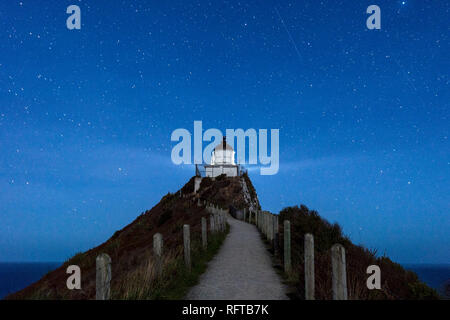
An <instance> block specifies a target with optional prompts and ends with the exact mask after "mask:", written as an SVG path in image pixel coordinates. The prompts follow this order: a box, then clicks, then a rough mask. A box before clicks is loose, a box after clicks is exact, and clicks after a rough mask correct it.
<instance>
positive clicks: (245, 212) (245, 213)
mask: <svg viewBox="0 0 450 320" xmlns="http://www.w3.org/2000/svg"><path fill="white" fill-rule="evenodd" d="M246 215H247V209H246V208H244V222H245V221H246Z"/></svg>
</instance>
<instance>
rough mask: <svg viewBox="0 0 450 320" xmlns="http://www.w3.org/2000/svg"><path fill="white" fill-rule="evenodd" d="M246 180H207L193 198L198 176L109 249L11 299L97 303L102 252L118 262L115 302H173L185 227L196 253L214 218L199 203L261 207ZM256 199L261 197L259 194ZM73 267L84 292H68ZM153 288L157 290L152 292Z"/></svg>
mask: <svg viewBox="0 0 450 320" xmlns="http://www.w3.org/2000/svg"><path fill="white" fill-rule="evenodd" d="M243 181H244V179H243V178H242V177H232V178H225V177H218V178H217V179H216V180H215V181H212V180H211V179H209V178H204V179H203V181H202V184H201V187H200V190H199V191H198V192H197V194H193V191H194V177H193V178H191V179H190V180H189V181H188V182H187V183H186V185H184V186H183V187H182V188H181V189H180V190H178V191H177V192H175V193H168V194H167V195H165V196H164V197H163V198H162V199H161V201H160V202H159V203H158V204H157V205H156V206H154V207H153V208H152V209H151V210H148V211H145V212H143V213H142V214H141V215H139V216H138V217H137V218H136V219H135V220H134V221H133V222H132V223H130V224H129V225H128V226H126V227H125V228H123V229H121V230H119V231H116V232H115V233H114V234H113V235H112V237H111V238H110V239H108V240H107V241H106V242H104V243H103V244H101V245H99V246H97V247H95V248H93V249H91V250H89V251H86V252H83V253H79V254H76V255H75V256H74V257H72V258H71V259H69V260H68V261H66V262H65V263H64V264H63V265H62V266H61V267H59V268H58V269H56V270H54V271H52V272H50V273H48V274H47V275H45V276H44V277H43V278H42V279H40V280H39V281H38V282H36V283H34V284H32V285H30V286H28V287H27V288H25V289H23V290H21V291H19V292H16V293H14V294H11V295H9V296H7V297H6V299H93V298H95V258H96V257H97V255H99V254H100V253H107V254H108V255H109V256H110V257H111V260H112V281H111V295H112V298H117V299H127V298H171V297H170V296H169V297H168V296H165V295H164V292H166V291H168V289H167V286H169V285H170V284H167V282H170V281H173V279H177V277H176V275H177V273H180V269H182V268H180V264H182V263H181V260H182V259H181V257H182V254H183V248H182V228H183V225H184V224H189V225H190V227H191V241H192V244H191V247H192V251H193V254H195V252H196V249H197V248H198V247H199V246H200V245H199V243H200V234H201V218H202V217H209V213H208V212H207V211H206V208H205V206H203V205H201V206H198V200H199V199H200V200H201V201H203V200H206V201H208V202H211V203H215V204H218V205H221V206H225V205H227V206H233V207H234V208H236V209H242V208H243V207H249V206H250V205H252V203H254V204H256V203H257V204H258V205H259V202H258V200H257V198H252V199H253V200H252V203H249V202H248V199H246V198H245V197H246V196H245V195H246V192H245V191H244V190H243V185H245V184H244V183H243ZM248 181H249V180H248ZM254 196H255V197H256V194H255V195H254ZM157 232H159V233H161V234H162V235H163V241H164V249H163V250H164V259H165V261H164V264H165V267H164V269H165V270H166V272H165V276H164V277H163V279H157V277H156V276H155V275H154V274H153V273H152V270H153V269H154V268H152V261H153V259H152V255H153V247H152V242H153V235H154V234H155V233H157ZM210 240H214V239H210ZM218 240H220V239H218ZM208 248H209V247H208ZM193 260H194V259H193ZM72 264H75V265H78V266H80V268H81V274H82V289H81V290H68V289H67V287H66V280H67V277H68V275H67V274H66V269H67V266H68V265H72ZM178 280H180V279H178ZM180 281H181V280H180ZM174 285H175V284H174ZM150 287H152V290H149V288H150ZM155 288H157V289H155ZM172 289H173V288H172ZM158 290H160V291H161V292H162V293H160V292H158ZM175 290H176V288H175ZM169 291H170V290H169ZM172 291H173V290H172ZM172 291H171V292H172ZM178 297H179V296H175V298H178Z"/></svg>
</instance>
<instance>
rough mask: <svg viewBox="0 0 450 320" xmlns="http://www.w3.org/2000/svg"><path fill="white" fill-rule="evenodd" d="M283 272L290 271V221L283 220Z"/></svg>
mask: <svg viewBox="0 0 450 320" xmlns="http://www.w3.org/2000/svg"><path fill="white" fill-rule="evenodd" d="M283 237H284V272H289V271H291V223H290V222H289V220H284V235H283Z"/></svg>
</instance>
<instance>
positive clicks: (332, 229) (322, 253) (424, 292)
mask: <svg viewBox="0 0 450 320" xmlns="http://www.w3.org/2000/svg"><path fill="white" fill-rule="evenodd" d="M284 220H290V222H291V245H292V272H291V273H290V274H287V275H286V274H285V277H286V279H287V281H288V283H290V284H291V285H293V286H294V287H295V289H296V290H295V292H294V293H293V294H292V298H294V299H304V296H305V292H304V267H303V266H304V258H303V257H304V235H305V234H306V233H311V234H313V235H314V249H315V252H314V254H315V257H314V259H315V287H316V289H315V295H316V299H331V298H332V296H331V253H330V249H331V246H332V245H333V244H335V243H340V244H342V245H343V246H344V247H345V250H346V262H347V286H348V296H349V299H354V300H380V299H388V300H398V299H401V300H412V299H413V300H414V299H420V300H422V299H438V298H439V296H438V294H437V293H436V291H435V290H433V289H431V288H430V287H428V286H427V285H426V284H424V283H422V282H420V281H419V279H418V277H417V275H416V274H415V273H414V272H411V271H407V270H405V269H404V268H403V267H402V266H401V265H399V264H398V263H395V262H393V261H391V260H390V259H389V258H388V257H386V256H381V257H377V252H376V251H375V250H369V249H366V248H364V247H362V246H358V245H355V244H353V243H352V242H351V241H350V240H349V239H348V238H347V237H346V236H344V235H343V234H342V231H341V228H340V226H339V225H338V224H331V223H329V222H328V221H326V220H324V219H322V218H321V217H320V216H319V215H318V213H317V212H316V211H314V210H309V209H308V208H307V207H306V206H304V205H301V206H300V207H298V206H295V207H289V208H285V209H283V210H282V211H281V212H280V216H279V221H280V238H279V242H278V246H279V248H280V249H281V248H282V245H283V223H282V221H284ZM278 252H280V255H282V250H279V251H278ZM279 258H280V259H281V260H282V257H279ZM372 264H375V265H378V266H379V267H380V269H381V290H369V289H367V286H366V280H367V277H368V275H367V274H366V269H367V267H368V266H369V265H372Z"/></svg>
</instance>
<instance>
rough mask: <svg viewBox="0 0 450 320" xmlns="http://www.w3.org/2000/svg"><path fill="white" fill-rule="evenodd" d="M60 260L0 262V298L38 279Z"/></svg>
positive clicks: (59, 263) (53, 267)
mask: <svg viewBox="0 0 450 320" xmlns="http://www.w3.org/2000/svg"><path fill="white" fill-rule="evenodd" d="M60 265H61V262H26V263H23V262H0V299H3V298H4V297H5V296H6V295H8V294H10V293H13V292H16V291H19V290H21V289H23V288H25V287H27V286H28V285H30V284H32V283H33V282H36V281H38V280H39V279H40V278H42V277H43V276H44V275H45V274H47V273H48V272H49V271H52V270H54V269H56V268H58V267H59V266H60Z"/></svg>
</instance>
